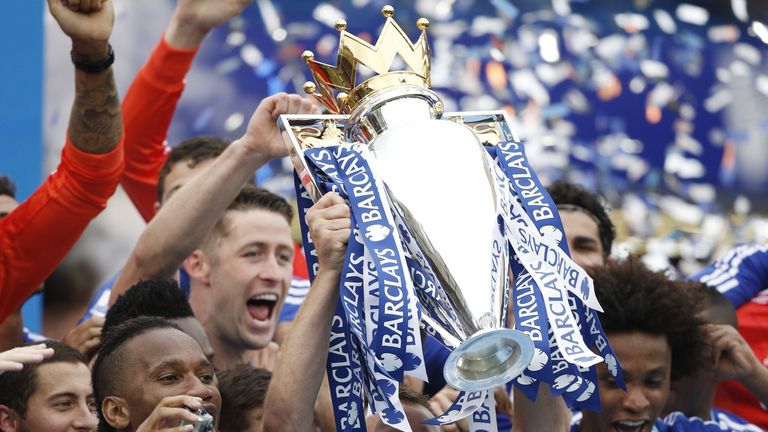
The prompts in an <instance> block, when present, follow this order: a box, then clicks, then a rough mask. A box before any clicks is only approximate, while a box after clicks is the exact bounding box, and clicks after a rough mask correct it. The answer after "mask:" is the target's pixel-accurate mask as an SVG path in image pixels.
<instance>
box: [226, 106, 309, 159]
mask: <svg viewBox="0 0 768 432" xmlns="http://www.w3.org/2000/svg"><path fill="white" fill-rule="evenodd" d="M282 114H320V108H318V106H317V104H315V102H313V101H312V100H309V99H304V98H302V97H301V96H299V95H295V94H292V95H289V94H286V93H278V94H275V95H272V96H269V97H267V98H265V99H263V100H262V101H261V103H260V104H259V106H258V107H256V111H254V112H253V115H252V116H251V120H250V121H249V122H248V129H247V130H246V132H245V135H243V137H242V138H240V140H238V141H240V142H242V143H243V144H244V145H245V146H246V148H248V149H249V150H252V151H255V152H257V153H259V154H260V155H261V156H262V157H263V158H264V159H265V162H266V161H267V160H269V159H272V158H276V157H283V156H287V155H288V148H287V147H286V146H285V143H284V142H283V137H282V136H281V134H280V131H279V130H278V128H277V125H276V124H275V121H277V118H278V117H279V116H280V115H282Z"/></svg>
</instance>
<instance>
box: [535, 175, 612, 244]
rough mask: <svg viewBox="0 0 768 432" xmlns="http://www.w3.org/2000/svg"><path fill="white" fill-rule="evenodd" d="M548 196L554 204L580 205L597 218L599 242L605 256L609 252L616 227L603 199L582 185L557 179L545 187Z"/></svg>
mask: <svg viewBox="0 0 768 432" xmlns="http://www.w3.org/2000/svg"><path fill="white" fill-rule="evenodd" d="M547 192H549V196H550V197H552V201H553V202H554V203H555V205H556V206H561V205H564V204H568V205H573V206H576V207H580V208H582V209H584V210H585V211H587V212H588V213H589V214H591V215H592V216H594V217H595V219H597V222H598V223H597V229H598V232H599V234H600V243H601V244H602V246H603V253H604V254H605V256H608V255H610V254H611V247H612V246H613V240H614V239H615V238H616V229H615V228H614V226H613V222H611V218H609V217H608V212H607V211H606V206H605V205H604V199H603V198H602V197H601V196H600V195H598V194H596V193H594V192H590V191H588V190H586V189H584V188H583V187H581V186H579V185H577V184H574V183H570V182H567V181H564V180H560V181H557V182H555V183H553V184H552V185H551V186H549V187H548V188H547Z"/></svg>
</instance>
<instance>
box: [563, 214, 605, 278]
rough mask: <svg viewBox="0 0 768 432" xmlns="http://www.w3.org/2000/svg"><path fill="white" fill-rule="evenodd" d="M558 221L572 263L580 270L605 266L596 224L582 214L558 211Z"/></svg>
mask: <svg viewBox="0 0 768 432" xmlns="http://www.w3.org/2000/svg"><path fill="white" fill-rule="evenodd" d="M560 220H561V221H562V223H563V229H565V237H566V238H567V239H568V249H570V251H571V258H573V261H575V262H576V264H578V265H579V266H581V267H582V268H588V267H602V266H603V265H605V251H603V244H602V242H600V231H599V229H598V226H597V222H595V220H594V219H592V218H591V217H589V215H587V214H586V213H584V212H581V211H572V210H560Z"/></svg>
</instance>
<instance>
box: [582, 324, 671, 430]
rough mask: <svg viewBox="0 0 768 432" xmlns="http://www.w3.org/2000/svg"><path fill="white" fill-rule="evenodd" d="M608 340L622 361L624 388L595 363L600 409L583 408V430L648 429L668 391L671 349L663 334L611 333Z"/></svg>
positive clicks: (660, 410)
mask: <svg viewBox="0 0 768 432" xmlns="http://www.w3.org/2000/svg"><path fill="white" fill-rule="evenodd" d="M608 342H609V343H610V344H611V347H613V350H614V351H615V352H616V355H617V356H618V358H619V361H620V362H621V367H622V369H623V377H624V382H625V383H626V385H627V391H626V392H624V390H622V389H621V388H619V387H618V386H616V382H615V381H614V380H613V377H612V376H611V375H610V373H608V370H607V369H606V367H605V365H604V364H603V363H600V365H599V366H598V370H597V373H598V382H599V385H600V403H601V405H602V412H601V413H594V412H591V411H583V413H584V418H583V420H582V423H581V430H582V431H590V432H650V431H651V430H652V429H653V425H654V422H655V421H656V418H657V417H659V415H661V413H662V410H663V408H664V404H665V402H666V400H667V396H668V395H669V373H670V367H671V365H672V351H671V349H670V347H669V343H667V338H666V336H663V335H650V334H647V333H641V332H631V333H612V334H609V335H608Z"/></svg>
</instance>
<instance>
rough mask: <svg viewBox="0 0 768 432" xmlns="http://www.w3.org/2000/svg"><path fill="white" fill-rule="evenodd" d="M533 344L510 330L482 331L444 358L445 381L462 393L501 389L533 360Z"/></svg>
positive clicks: (521, 334)
mask: <svg viewBox="0 0 768 432" xmlns="http://www.w3.org/2000/svg"><path fill="white" fill-rule="evenodd" d="M533 349H534V347H533V341H531V338H530V337H528V335H526V334H525V333H523V332H520V331H517V330H512V329H493V330H483V331H480V332H477V333H475V334H474V335H472V336H471V337H470V338H469V339H467V340H466V341H464V342H463V343H462V344H461V345H459V347H458V348H456V349H455V350H453V352H451V354H450V355H449V356H448V359H447V360H446V362H445V366H444V367H443V375H444V377H445V381H446V382H447V383H448V384H450V385H451V386H453V387H454V388H456V389H459V390H464V391H478V390H486V389H490V388H493V387H497V386H501V385H504V384H506V383H507V382H509V381H512V380H513V379H514V378H515V377H517V376H518V375H520V374H521V373H522V372H523V371H524V370H525V368H526V367H528V364H529V363H530V362H531V359H532V358H533Z"/></svg>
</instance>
